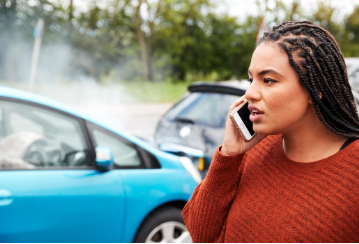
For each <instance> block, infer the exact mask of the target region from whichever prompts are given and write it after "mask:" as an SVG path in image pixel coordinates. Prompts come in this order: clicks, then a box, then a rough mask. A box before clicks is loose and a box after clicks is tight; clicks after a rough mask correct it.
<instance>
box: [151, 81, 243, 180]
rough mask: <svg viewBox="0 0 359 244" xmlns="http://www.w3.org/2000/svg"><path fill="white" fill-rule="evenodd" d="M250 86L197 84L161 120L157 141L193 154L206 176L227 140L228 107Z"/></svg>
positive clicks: (173, 150)
mask: <svg viewBox="0 0 359 244" xmlns="http://www.w3.org/2000/svg"><path fill="white" fill-rule="evenodd" d="M248 85H249V83H248V82H246V81H229V82H216V83H209V82H195V83H193V84H192V85H190V86H189V87H188V93H186V94H185V95H184V96H183V97H182V99H180V101H179V102H177V103H176V104H175V105H174V106H173V107H172V108H171V109H170V110H169V111H167V112H166V113H165V114H164V115H163V117H162V118H161V119H160V121H159V123H158V125H157V128H156V132H155V135H154V141H155V143H157V145H158V147H159V148H160V149H161V150H163V151H166V152H171V153H174V154H177V155H186V156H188V157H191V158H192V161H193V162H194V163H195V164H196V165H197V167H198V169H199V170H200V172H201V175H202V177H204V176H205V175H206V173H207V171H208V168H209V164H210V162H211V160H212V157H213V154H214V152H215V150H216V148H217V147H218V146H219V145H220V144H222V142H223V137H224V129H225V125H226V120H227V115H228V108H229V107H230V105H231V104H232V103H233V102H234V101H235V100H237V99H239V98H240V97H241V96H243V95H244V93H245V91H246V89H247V87H248Z"/></svg>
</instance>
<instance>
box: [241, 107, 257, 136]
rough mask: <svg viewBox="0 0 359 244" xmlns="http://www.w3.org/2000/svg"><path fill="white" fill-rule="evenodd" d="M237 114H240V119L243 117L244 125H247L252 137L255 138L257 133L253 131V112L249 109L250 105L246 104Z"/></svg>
mask: <svg viewBox="0 0 359 244" xmlns="http://www.w3.org/2000/svg"><path fill="white" fill-rule="evenodd" d="M237 113H238V115H239V117H241V119H242V120H243V123H244V124H245V125H246V127H247V129H248V131H249V133H250V134H251V136H253V135H254V134H255V132H254V130H253V123H252V121H250V120H249V115H250V114H251V112H250V111H249V109H248V103H246V104H245V105H244V106H243V107H241V108H240V109H239V110H238V111H237Z"/></svg>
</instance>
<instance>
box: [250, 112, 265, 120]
mask: <svg viewBox="0 0 359 244" xmlns="http://www.w3.org/2000/svg"><path fill="white" fill-rule="evenodd" d="M263 115H264V114H256V115H254V114H253V113H251V115H249V120H250V121H252V122H258V121H259V120H260V119H261V118H262V117H263Z"/></svg>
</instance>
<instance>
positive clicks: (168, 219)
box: [134, 207, 192, 243]
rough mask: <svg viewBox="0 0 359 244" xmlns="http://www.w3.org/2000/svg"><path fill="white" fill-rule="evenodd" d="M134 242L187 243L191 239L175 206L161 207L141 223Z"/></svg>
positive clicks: (179, 211)
mask: <svg viewBox="0 0 359 244" xmlns="http://www.w3.org/2000/svg"><path fill="white" fill-rule="evenodd" d="M134 242H136V243H160V242H162V243H174V242H178V243H189V242H192V239H191V236H190V234H189V232H188V230H187V228H186V226H185V225H184V221H183V217H182V214H181V210H180V209H178V208H175V207H163V208H161V209H159V210H157V211H156V212H154V213H153V214H151V215H150V216H149V217H148V218H147V219H146V220H145V221H144V222H143V223H142V225H141V227H140V228H139V231H138V232H137V235H136V237H135V241H134Z"/></svg>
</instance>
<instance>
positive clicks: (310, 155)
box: [283, 122, 348, 163]
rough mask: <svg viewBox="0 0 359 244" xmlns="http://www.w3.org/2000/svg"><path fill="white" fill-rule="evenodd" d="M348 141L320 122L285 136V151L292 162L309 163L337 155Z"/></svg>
mask: <svg viewBox="0 0 359 244" xmlns="http://www.w3.org/2000/svg"><path fill="white" fill-rule="evenodd" d="M347 139H348V138H346V137H343V136H340V135H338V134H335V133H334V132H332V131H330V130H328V129H327V128H326V127H325V126H324V125H323V124H322V123H321V122H320V124H318V123H316V124H315V125H313V124H312V125H311V126H309V127H308V126H307V128H302V129H301V130H297V131H295V132H293V133H288V134H283V149H284V152H285V154H286V155H287V157H288V158H290V159H291V160H293V161H296V162H303V163H309V162H314V161H318V160H321V159H324V158H327V157H329V156H332V155H333V154H335V153H337V152H338V151H339V150H340V148H341V147H342V145H343V144H344V142H345V141H346V140H347Z"/></svg>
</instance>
